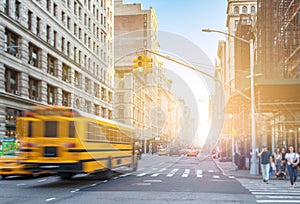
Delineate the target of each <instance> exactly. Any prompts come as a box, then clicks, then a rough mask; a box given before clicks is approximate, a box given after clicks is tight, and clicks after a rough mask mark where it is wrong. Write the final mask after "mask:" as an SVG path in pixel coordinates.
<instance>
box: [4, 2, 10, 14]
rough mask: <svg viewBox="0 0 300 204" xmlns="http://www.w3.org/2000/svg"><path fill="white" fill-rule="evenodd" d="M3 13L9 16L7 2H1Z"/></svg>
mask: <svg viewBox="0 0 300 204" xmlns="http://www.w3.org/2000/svg"><path fill="white" fill-rule="evenodd" d="M3 4H4V5H3V8H4V13H5V14H6V15H9V0H3Z"/></svg>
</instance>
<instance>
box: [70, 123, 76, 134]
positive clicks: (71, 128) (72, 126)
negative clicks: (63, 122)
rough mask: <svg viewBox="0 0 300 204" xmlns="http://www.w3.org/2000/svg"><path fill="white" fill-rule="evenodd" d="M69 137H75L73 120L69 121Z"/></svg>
mask: <svg viewBox="0 0 300 204" xmlns="http://www.w3.org/2000/svg"><path fill="white" fill-rule="evenodd" d="M69 137H75V123H74V121H71V122H69Z"/></svg>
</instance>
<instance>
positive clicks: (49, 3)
mask: <svg viewBox="0 0 300 204" xmlns="http://www.w3.org/2000/svg"><path fill="white" fill-rule="evenodd" d="M46 6H47V11H50V9H51V0H47V4H46Z"/></svg>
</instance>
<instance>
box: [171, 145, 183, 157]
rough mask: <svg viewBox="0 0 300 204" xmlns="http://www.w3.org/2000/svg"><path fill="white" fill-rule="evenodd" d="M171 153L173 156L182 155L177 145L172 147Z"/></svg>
mask: <svg viewBox="0 0 300 204" xmlns="http://www.w3.org/2000/svg"><path fill="white" fill-rule="evenodd" d="M169 155H170V156H173V155H176V156H180V155H181V154H180V150H179V149H178V148H177V147H172V148H170V151H169Z"/></svg>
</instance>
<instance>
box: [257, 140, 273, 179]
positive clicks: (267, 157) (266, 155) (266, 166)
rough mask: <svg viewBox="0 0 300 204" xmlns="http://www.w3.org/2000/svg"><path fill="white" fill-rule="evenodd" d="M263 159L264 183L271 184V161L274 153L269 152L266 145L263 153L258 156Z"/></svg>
mask: <svg viewBox="0 0 300 204" xmlns="http://www.w3.org/2000/svg"><path fill="white" fill-rule="evenodd" d="M258 156H259V157H261V171H262V177H263V180H264V182H266V183H268V182H269V173H270V161H271V157H272V153H271V152H270V151H269V150H268V148H267V146H266V145H263V147H262V151H261V152H260V153H259V154H258Z"/></svg>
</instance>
